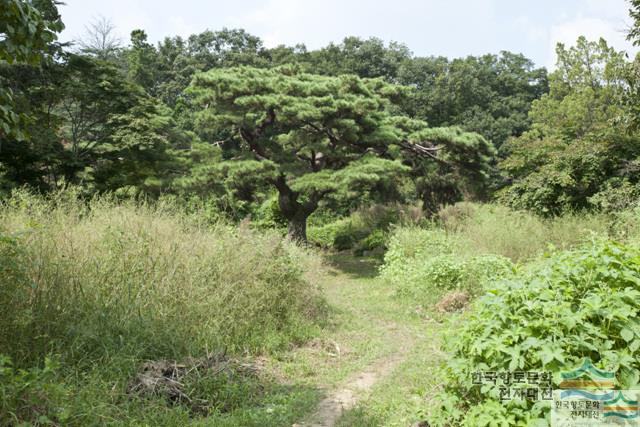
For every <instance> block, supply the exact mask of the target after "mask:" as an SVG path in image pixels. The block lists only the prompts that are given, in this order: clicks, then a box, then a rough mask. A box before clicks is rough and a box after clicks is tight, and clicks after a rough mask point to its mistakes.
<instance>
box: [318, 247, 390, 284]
mask: <svg viewBox="0 0 640 427" xmlns="http://www.w3.org/2000/svg"><path fill="white" fill-rule="evenodd" d="M324 259H325V261H326V262H327V263H328V264H329V265H330V266H331V267H333V268H335V269H336V270H337V272H332V273H331V274H334V275H337V274H338V272H340V273H344V274H348V275H349V276H351V277H353V278H357V279H370V278H374V277H376V276H377V275H378V269H379V268H380V265H382V260H381V259H379V258H373V257H357V256H355V255H353V254H352V253H351V252H349V251H343V252H333V253H327V254H325V256H324Z"/></svg>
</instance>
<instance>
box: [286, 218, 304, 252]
mask: <svg viewBox="0 0 640 427" xmlns="http://www.w3.org/2000/svg"><path fill="white" fill-rule="evenodd" d="M307 218H308V215H304V213H303V212H300V214H299V215H297V216H295V217H293V218H289V224H288V227H287V237H289V239H291V240H292V241H294V242H296V243H302V244H305V243H307Z"/></svg>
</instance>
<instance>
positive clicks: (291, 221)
mask: <svg viewBox="0 0 640 427" xmlns="http://www.w3.org/2000/svg"><path fill="white" fill-rule="evenodd" d="M272 182H273V184H274V186H275V187H276V188H277V190H278V206H279V207H280V211H281V212H282V214H283V215H284V217H285V218H287V221H288V227H287V228H288V231H287V235H288V236H289V238H290V239H291V240H293V241H294V242H297V243H302V244H305V243H307V218H309V215H311V214H312V213H313V212H315V210H316V209H317V208H318V202H319V201H320V199H322V197H323V196H324V195H325V194H326V193H327V191H317V192H313V194H311V196H310V197H309V200H308V201H306V202H305V203H300V201H299V200H298V197H299V196H300V193H298V192H297V191H293V189H292V188H291V187H289V185H288V184H287V180H286V178H285V176H284V175H280V176H278V178H276V179H274V180H273V181H272Z"/></svg>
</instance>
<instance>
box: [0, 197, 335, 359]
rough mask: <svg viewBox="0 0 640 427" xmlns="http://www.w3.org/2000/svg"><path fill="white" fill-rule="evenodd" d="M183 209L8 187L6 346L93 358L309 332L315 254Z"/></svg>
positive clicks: (0, 340)
mask: <svg viewBox="0 0 640 427" xmlns="http://www.w3.org/2000/svg"><path fill="white" fill-rule="evenodd" d="M178 211H179V210H178V208H177V207H175V206H172V205H161V206H149V205H144V204H133V203H128V204H117V203H114V202H113V201H112V200H108V199H106V198H102V199H95V200H92V201H90V202H89V203H82V202H79V201H78V200H77V199H76V197H74V195H73V194H69V193H64V194H63V193H61V194H58V195H54V196H52V197H51V198H50V199H47V200H43V199H41V198H38V197H35V196H32V195H30V194H28V193H18V194H16V195H14V197H13V198H12V199H11V200H10V201H9V202H8V203H7V204H6V205H5V206H3V207H2V208H1V209H0V224H2V226H0V233H1V234H0V236H2V238H3V240H2V241H1V242H0V252H1V254H0V255H2V256H1V257H0V259H1V261H0V286H1V287H2V291H1V292H0V303H1V304H2V306H4V307H12V310H3V311H2V313H0V323H1V324H2V325H4V326H3V328H2V330H1V331H0V348H2V349H4V350H3V352H8V353H9V355H10V356H12V358H14V360H15V361H16V362H18V363H22V362H28V361H29V360H38V359H41V358H42V356H43V355H45V354H47V353H50V352H55V353H60V354H62V355H64V358H65V359H67V360H73V361H77V362H79V363H84V362H87V363H92V361H95V360H97V359H98V358H100V357H103V356H104V357H107V356H109V355H112V354H114V353H118V354H119V355H130V356H132V357H141V358H150V359H154V358H178V357H181V356H184V355H188V354H202V353H204V351H205V350H206V349H216V348H222V347H224V348H227V349H228V350H229V351H230V352H244V351H251V352H254V353H255V352H260V351H265V350H270V349H273V348H278V347H282V346H287V345H290V344H291V343H292V342H293V343H294V342H299V341H302V340H304V339H306V338H308V337H309V336H311V335H313V333H314V331H315V330H316V329H317V328H318V326H317V325H318V322H320V321H322V319H323V317H324V303H323V299H322V298H321V296H320V293H319V288H318V284H317V282H316V281H317V280H318V278H319V276H320V275H321V274H320V273H321V271H322V266H321V261H320V260H319V259H318V258H317V257H315V256H314V255H312V254H311V253H310V252H307V251H305V250H303V249H300V248H298V247H296V246H294V245H292V244H290V243H288V242H286V241H284V240H283V239H282V238H281V237H279V236H278V235H276V234H271V233H256V232H254V231H251V230H249V229H248V228H246V227H241V228H239V229H238V228H235V229H234V228H231V227H228V226H225V225H217V226H214V227H210V226H206V225H205V224H204V223H201V222H200V221H199V220H198V216H197V215H193V216H185V215H182V214H180V213H179V212H178ZM7 349H8V350H7Z"/></svg>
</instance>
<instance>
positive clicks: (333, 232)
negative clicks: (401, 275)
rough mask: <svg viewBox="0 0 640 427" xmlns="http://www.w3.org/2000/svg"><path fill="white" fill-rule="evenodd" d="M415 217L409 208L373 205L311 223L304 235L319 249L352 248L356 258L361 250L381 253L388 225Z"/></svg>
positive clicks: (409, 220)
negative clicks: (344, 215) (345, 214)
mask: <svg viewBox="0 0 640 427" xmlns="http://www.w3.org/2000/svg"><path fill="white" fill-rule="evenodd" d="M415 215H416V214H415V212H414V210H413V209H412V207H407V206H401V205H389V206H387V205H373V206H371V207H369V208H366V209H364V208H363V209H359V210H357V211H355V212H354V213H352V214H351V215H350V216H348V217H345V218H338V219H334V220H331V221H329V222H321V224H320V225H316V224H315V222H316V221H311V224H310V226H309V229H308V232H307V235H308V238H309V241H310V242H312V243H314V244H316V245H318V246H320V247H323V248H328V249H336V250H346V249H354V251H355V252H356V254H357V255H362V254H363V253H364V252H365V251H380V252H384V249H386V246H387V240H388V231H389V229H390V228H391V226H392V225H394V224H398V223H401V222H411V221H413V218H414V217H415Z"/></svg>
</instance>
